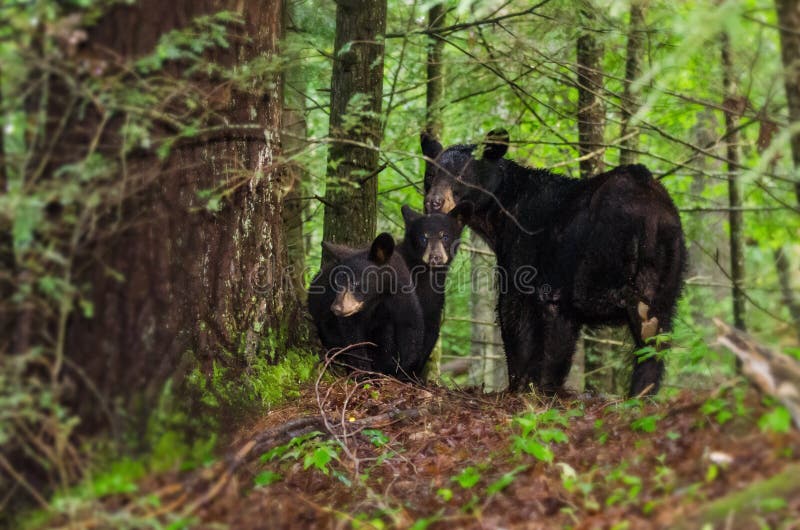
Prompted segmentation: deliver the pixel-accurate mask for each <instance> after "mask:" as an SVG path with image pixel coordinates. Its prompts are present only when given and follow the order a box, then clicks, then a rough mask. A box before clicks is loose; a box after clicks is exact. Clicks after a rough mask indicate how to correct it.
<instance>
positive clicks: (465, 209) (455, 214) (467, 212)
mask: <svg viewBox="0 0 800 530" xmlns="http://www.w3.org/2000/svg"><path fill="white" fill-rule="evenodd" d="M474 210H475V207H474V206H473V204H472V203H471V202H469V201H461V202H460V203H458V204H456V205H455V207H454V208H453V209H452V210H450V212H448V214H447V215H449V216H450V217H452V218H453V219H455V220H456V222H458V224H459V225H461V227H462V228H463V227H464V225H465V224H467V223H468V222H469V219H470V217H472V212H473V211H474Z"/></svg>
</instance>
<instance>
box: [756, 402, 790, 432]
mask: <svg viewBox="0 0 800 530" xmlns="http://www.w3.org/2000/svg"><path fill="white" fill-rule="evenodd" d="M758 426H759V427H760V428H761V430H763V431H768V432H775V433H787V432H789V431H790V430H791V429H792V415H791V414H790V413H789V411H788V410H787V409H786V407H783V406H781V405H777V406H775V408H773V409H772V410H770V411H769V412H767V413H766V414H764V415H763V416H761V418H759V420H758Z"/></svg>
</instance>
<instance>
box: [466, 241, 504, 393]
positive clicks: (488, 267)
mask: <svg viewBox="0 0 800 530" xmlns="http://www.w3.org/2000/svg"><path fill="white" fill-rule="evenodd" d="M469 241H470V246H471V247H472V248H473V249H474V251H473V252H472V256H471V258H470V261H471V266H472V271H471V274H470V279H471V282H470V286H471V290H470V292H471V304H470V305H471V307H470V314H471V316H472V334H471V342H470V356H471V357H473V358H476V359H480V361H479V362H476V363H473V364H472V366H473V367H474V369H477V370H478V373H477V374H475V377H474V379H476V380H477V381H478V382H480V383H482V384H483V389H484V391H485V392H498V391H500V390H503V389H504V388H506V387H507V386H508V366H507V363H506V360H505V358H504V357H503V354H502V352H503V350H502V344H503V340H502V337H501V336H500V327H499V326H498V325H497V323H496V320H497V312H496V309H495V308H496V307H497V283H496V282H495V281H494V280H495V279H494V268H495V265H496V264H497V259H496V258H495V257H494V256H493V255H492V251H491V249H489V245H487V244H486V243H485V242H484V241H483V239H481V238H480V237H478V236H477V235H475V234H470V240H469Z"/></svg>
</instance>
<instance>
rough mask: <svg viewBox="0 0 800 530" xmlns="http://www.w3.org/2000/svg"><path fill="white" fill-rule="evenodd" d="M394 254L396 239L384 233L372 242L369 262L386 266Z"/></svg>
mask: <svg viewBox="0 0 800 530" xmlns="http://www.w3.org/2000/svg"><path fill="white" fill-rule="evenodd" d="M393 252H394V238H393V237H392V235H391V234H387V233H386V232H383V233H382V234H380V235H379V236H378V237H376V238H375V241H373V242H372V246H371V247H370V248H369V260H370V261H371V262H373V263H375V264H376V265H385V264H386V262H388V261H389V258H391V257H392V253H393Z"/></svg>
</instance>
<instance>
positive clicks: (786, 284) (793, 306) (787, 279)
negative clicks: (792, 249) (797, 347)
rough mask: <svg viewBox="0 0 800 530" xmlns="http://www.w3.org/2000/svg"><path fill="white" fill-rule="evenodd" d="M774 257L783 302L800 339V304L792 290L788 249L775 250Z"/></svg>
mask: <svg viewBox="0 0 800 530" xmlns="http://www.w3.org/2000/svg"><path fill="white" fill-rule="evenodd" d="M773 257H774V259H775V269H776V270H777V271H778V283H779V285H780V287H781V297H782V298H783V300H782V302H783V304H784V305H785V306H786V307H787V308H788V309H789V315H791V317H792V322H793V323H794V330H795V334H796V335H797V337H799V338H800V303H798V302H797V298H795V295H794V291H793V290H792V267H791V265H790V263H789V258H788V257H787V256H786V247H781V248H778V249H775V250H774V251H773Z"/></svg>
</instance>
